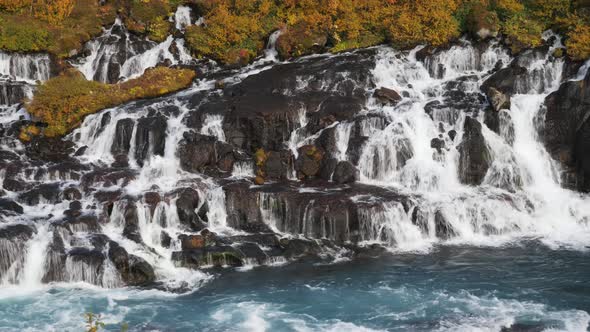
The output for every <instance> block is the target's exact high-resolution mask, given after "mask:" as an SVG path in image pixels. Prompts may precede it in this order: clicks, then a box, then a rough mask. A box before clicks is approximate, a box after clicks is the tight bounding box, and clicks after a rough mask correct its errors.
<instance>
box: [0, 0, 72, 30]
mask: <svg viewBox="0 0 590 332" xmlns="http://www.w3.org/2000/svg"><path fill="white" fill-rule="evenodd" d="M74 5H75V0H0V8H2V9H4V10H6V11H8V12H19V13H28V14H29V15H32V16H34V17H36V18H38V19H41V20H43V21H46V22H48V23H50V24H53V25H60V24H61V22H63V20H64V19H65V18H67V17H68V16H70V14H71V13H72V10H73V9H74Z"/></svg>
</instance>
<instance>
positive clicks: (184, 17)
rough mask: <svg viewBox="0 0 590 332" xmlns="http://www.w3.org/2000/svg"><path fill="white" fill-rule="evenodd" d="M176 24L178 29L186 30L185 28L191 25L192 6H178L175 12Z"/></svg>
mask: <svg viewBox="0 0 590 332" xmlns="http://www.w3.org/2000/svg"><path fill="white" fill-rule="evenodd" d="M174 24H175V26H176V29H178V30H184V28H186V27H187V26H189V25H191V24H192V23H191V8H190V7H187V6H178V8H176V12H175V13H174Z"/></svg>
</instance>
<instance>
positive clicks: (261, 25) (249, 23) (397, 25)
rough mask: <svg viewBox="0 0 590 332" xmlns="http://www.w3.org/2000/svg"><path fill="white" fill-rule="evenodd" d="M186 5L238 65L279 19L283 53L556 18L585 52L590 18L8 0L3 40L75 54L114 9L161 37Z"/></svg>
mask: <svg viewBox="0 0 590 332" xmlns="http://www.w3.org/2000/svg"><path fill="white" fill-rule="evenodd" d="M179 5H190V6H191V7H192V8H193V12H194V13H196V15H199V16H203V18H204V24H203V25H200V26H197V25H192V26H190V27H188V28H187V29H186V30H187V31H186V33H185V39H186V41H187V46H188V47H189V49H190V50H191V51H192V53H193V54H194V55H195V56H197V57H208V58H212V59H215V60H217V61H219V62H221V63H224V64H232V65H243V64H245V63H248V62H250V61H252V60H253V59H254V58H255V57H257V56H259V55H260V54H262V51H263V50H264V46H265V43H266V41H267V40H268V37H269V36H270V34H271V33H272V32H273V31H275V30H278V29H280V30H282V34H281V36H280V38H279V40H278V50H279V54H280V55H281V56H282V57H284V58H290V57H297V56H301V55H304V54H309V53H314V52H319V51H326V50H329V51H332V52H341V51H346V50H350V49H354V48H359V47H367V46H372V45H377V44H381V43H390V44H392V45H394V46H397V47H403V48H407V47H412V46H415V45H418V44H429V45H432V46H440V45H444V44H447V43H448V42H450V41H452V40H453V39H456V38H458V37H459V36H460V35H462V34H465V33H468V34H470V35H472V36H475V37H479V38H487V37H490V36H495V35H498V34H500V35H502V36H504V37H505V40H506V41H507V43H508V44H509V45H510V47H511V49H512V50H513V51H514V52H518V51H520V50H522V49H524V48H528V47H534V46H537V45H540V44H541V42H542V40H541V38H540V33H541V32H542V31H544V30H546V29H550V28H551V29H554V30H556V31H557V32H559V33H561V34H562V35H564V36H566V37H567V39H569V40H566V44H567V46H568V55H570V56H571V57H574V58H575V59H582V58H583V57H584V56H585V54H587V53H586V51H585V49H586V47H587V46H586V45H587V44H586V40H587V31H588V29H587V27H590V2H589V1H588V0H280V1H278V0H105V1H102V2H100V3H99V1H98V0H0V23H1V24H0V48H1V49H5V50H10V51H21V52H26V51H49V52H51V53H54V54H56V55H58V56H60V57H67V56H68V55H71V54H72V51H73V50H76V49H79V48H80V47H81V45H82V43H83V42H85V41H87V40H88V39H90V38H92V37H93V36H94V35H97V34H99V33H100V31H101V30H100V28H101V26H103V25H105V24H110V23H112V21H113V20H114V18H115V15H119V16H120V17H121V18H122V19H123V21H124V23H125V24H126V26H127V27H128V28H129V30H130V31H132V32H134V33H137V34H141V35H145V36H148V37H149V38H150V39H152V40H155V41H162V40H164V39H165V38H166V37H167V36H168V35H169V34H170V33H171V32H173V24H172V23H171V22H170V18H171V16H172V15H173V14H174V11H175V9H176V7H177V6H179Z"/></svg>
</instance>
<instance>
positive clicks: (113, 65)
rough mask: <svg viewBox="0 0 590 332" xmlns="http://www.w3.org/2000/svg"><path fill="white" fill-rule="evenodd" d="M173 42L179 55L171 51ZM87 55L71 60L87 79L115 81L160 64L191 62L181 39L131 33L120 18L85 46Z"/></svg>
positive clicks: (129, 77)
mask: <svg viewBox="0 0 590 332" xmlns="http://www.w3.org/2000/svg"><path fill="white" fill-rule="evenodd" d="M173 43H175V45H176V47H177V49H178V55H177V56H175V55H173V54H172V53H171V52H170V48H171V46H172V44H173ZM85 49H86V52H87V53H88V56H86V57H81V58H78V59H74V60H72V64H73V65H74V66H75V67H76V68H78V70H80V71H81V72H82V73H83V74H84V76H85V77H86V79H88V80H95V81H100V82H104V83H116V82H117V81H120V80H123V81H124V80H128V79H133V78H137V77H139V76H141V75H142V74H143V73H144V72H145V70H146V69H148V68H151V67H155V66H157V65H159V64H163V63H169V64H170V65H174V64H177V63H179V62H180V63H190V62H191V61H192V58H191V57H190V55H189V54H188V53H187V51H186V49H185V48H184V40H182V39H178V40H175V39H174V38H173V37H172V36H169V37H168V38H167V39H166V40H165V41H163V42H161V43H159V44H158V43H155V42H153V41H150V40H147V39H141V38H139V37H136V36H133V35H131V34H130V33H129V32H128V31H127V29H126V28H125V26H124V25H123V23H122V22H121V20H120V19H117V20H116V21H115V23H114V24H113V25H112V26H111V27H110V28H109V29H106V30H105V31H104V32H103V35H102V36H100V37H98V38H96V39H94V40H92V41H90V42H88V43H87V44H86V46H85Z"/></svg>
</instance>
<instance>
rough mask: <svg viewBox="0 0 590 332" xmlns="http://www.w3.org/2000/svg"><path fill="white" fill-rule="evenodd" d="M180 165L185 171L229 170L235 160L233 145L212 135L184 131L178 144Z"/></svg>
mask: <svg viewBox="0 0 590 332" xmlns="http://www.w3.org/2000/svg"><path fill="white" fill-rule="evenodd" d="M178 157H179V159H180V166H181V167H182V169H184V170H185V171H187V172H192V173H211V172H216V171H221V172H226V173H227V172H231V171H232V169H233V164H234V161H235V157H234V150H233V147H232V146H230V145H229V144H227V143H224V142H219V141H218V140H217V138H215V137H213V136H207V135H201V134H198V133H195V132H186V133H184V135H183V139H182V140H180V143H179V146H178Z"/></svg>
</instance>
